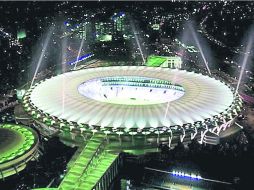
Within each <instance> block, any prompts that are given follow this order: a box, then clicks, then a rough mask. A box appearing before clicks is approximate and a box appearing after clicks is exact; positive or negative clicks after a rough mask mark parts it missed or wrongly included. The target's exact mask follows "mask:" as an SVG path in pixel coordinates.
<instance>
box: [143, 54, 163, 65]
mask: <svg viewBox="0 0 254 190" xmlns="http://www.w3.org/2000/svg"><path fill="white" fill-rule="evenodd" d="M166 60H167V58H165V57H161V56H149V57H148V58H147V62H146V66H149V67H159V66H160V65H161V64H162V63H164V62H165V61H166Z"/></svg>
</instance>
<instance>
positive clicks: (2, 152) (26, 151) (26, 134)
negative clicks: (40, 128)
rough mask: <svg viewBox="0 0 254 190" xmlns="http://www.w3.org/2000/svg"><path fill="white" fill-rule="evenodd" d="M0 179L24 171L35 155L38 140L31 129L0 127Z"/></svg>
mask: <svg viewBox="0 0 254 190" xmlns="http://www.w3.org/2000/svg"><path fill="white" fill-rule="evenodd" d="M0 142H1V146H0V179H3V178H5V177H8V176H11V175H14V174H16V173H18V172H20V171H22V170H23V169H25V167H26V164H27V162H29V161H30V160H31V159H34V158H35V157H36V154H37V150H38V144H39V139H38V135H37V133H36V132H34V131H33V130H32V129H30V128H27V127H24V126H21V125H13V124H1V125H0Z"/></svg>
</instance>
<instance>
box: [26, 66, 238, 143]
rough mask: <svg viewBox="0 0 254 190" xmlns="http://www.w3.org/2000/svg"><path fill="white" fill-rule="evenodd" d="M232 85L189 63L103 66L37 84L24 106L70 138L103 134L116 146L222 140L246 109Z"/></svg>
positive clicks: (66, 139)
mask: <svg viewBox="0 0 254 190" xmlns="http://www.w3.org/2000/svg"><path fill="white" fill-rule="evenodd" d="M233 91H234V88H232V87H230V86H229V85H227V84H225V83H224V82H222V81H219V80H217V79H214V78H212V77H210V76H205V75H202V74H199V73H194V72H188V71H185V70H178V69H169V68H160V67H157V68H154V67H145V66H114V67H98V68H90V69H82V70H77V71H71V72H68V73H64V74H61V75H57V76H54V77H52V78H49V79H46V80H43V81H40V82H39V83H36V84H35V85H34V86H33V87H32V88H30V89H29V90H28V91H27V93H26V94H25V96H24V98H23V106H24V109H25V111H26V112H27V113H28V114H29V115H31V117H32V118H33V120H35V121H36V122H37V123H38V124H40V126H41V127H42V128H43V129H46V130H47V131H50V133H51V134H57V135H58V136H59V137H60V138H61V139H62V140H63V141H64V142H65V143H72V144H73V143H74V144H79V143H82V142H84V141H86V140H87V139H89V138H90V137H91V136H93V135H95V134H98V135H102V136H105V137H106V138H107V140H108V141H110V142H111V146H112V147H115V148H119V145H121V146H122V147H125V148H126V147H129V148H130V147H133V145H134V146H136V147H142V148H144V147H149V148H151V147H156V146H158V144H160V143H164V144H168V145H169V146H173V145H175V144H176V143H177V142H179V141H181V142H189V141H191V140H192V139H197V140H198V141H199V142H200V143H209V144H218V143H219V134H220V132H221V131H222V130H225V129H226V128H228V127H230V124H232V122H233V121H234V118H235V117H236V116H237V115H238V112H239V111H240V110H241V106H242V101H241V99H240V97H239V96H238V95H237V94H236V95H234V92H233ZM222 97H223V98H222ZM113 142H114V143H113ZM121 146H120V147H121ZM112 147H111V148H112Z"/></svg>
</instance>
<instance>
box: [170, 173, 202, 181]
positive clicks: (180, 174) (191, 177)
mask: <svg viewBox="0 0 254 190" xmlns="http://www.w3.org/2000/svg"><path fill="white" fill-rule="evenodd" d="M172 175H174V176H179V177H185V178H189V179H193V180H196V179H197V180H201V179H202V177H201V176H200V175H196V174H193V173H185V172H181V171H173V172H172Z"/></svg>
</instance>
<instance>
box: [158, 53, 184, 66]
mask: <svg viewBox="0 0 254 190" xmlns="http://www.w3.org/2000/svg"><path fill="white" fill-rule="evenodd" d="M165 58H166V61H165V62H163V63H162V64H161V65H160V67H168V68H175V69H181V68H182V59H181V57H179V56H174V57H165Z"/></svg>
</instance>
